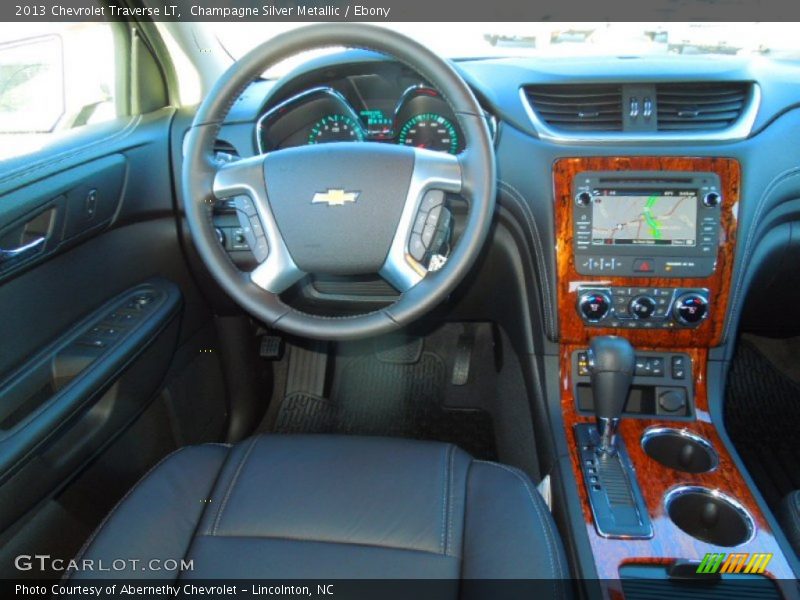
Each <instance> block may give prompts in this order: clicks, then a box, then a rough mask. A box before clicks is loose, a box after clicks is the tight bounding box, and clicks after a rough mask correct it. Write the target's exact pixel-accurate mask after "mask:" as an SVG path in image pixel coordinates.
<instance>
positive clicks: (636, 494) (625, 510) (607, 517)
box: [575, 336, 653, 538]
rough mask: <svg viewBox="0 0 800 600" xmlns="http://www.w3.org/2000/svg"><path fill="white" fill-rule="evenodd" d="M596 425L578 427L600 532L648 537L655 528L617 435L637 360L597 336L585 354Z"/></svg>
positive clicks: (617, 343)
mask: <svg viewBox="0 0 800 600" xmlns="http://www.w3.org/2000/svg"><path fill="white" fill-rule="evenodd" d="M587 357H588V362H589V373H590V377H591V383H592V395H593V396H594V406H595V417H596V425H592V424H590V423H581V424H578V425H576V426H575V437H576V439H577V442H578V447H579V455H580V459H581V468H582V471H583V477H584V482H585V484H586V490H587V493H588V496H589V503H590V504H591V506H592V514H593V515H594V523H595V527H596V528H597V532H598V533H599V534H600V535H601V536H603V537H625V538H649V537H651V536H652V535H653V526H652V524H651V522H650V518H649V516H648V515H647V507H646V505H645V503H644V499H643V498H642V493H641V490H640V489H639V485H638V483H637V481H636V472H635V471H634V470H633V467H632V466H631V462H630V459H629V458H628V455H627V453H626V452H625V444H624V443H623V441H622V439H621V438H618V437H617V430H618V428H619V421H620V417H621V415H622V409H623V408H624V406H625V401H626V400H627V398H628V392H629V391H630V387H631V380H632V379H633V371H634V368H635V362H636V356H635V354H634V351H633V347H632V346H631V345H630V342H628V340H626V339H625V338H621V337H617V336H601V337H596V338H593V339H592V341H591V342H590V344H589V351H588V352H587Z"/></svg>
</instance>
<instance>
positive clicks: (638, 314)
mask: <svg viewBox="0 0 800 600" xmlns="http://www.w3.org/2000/svg"><path fill="white" fill-rule="evenodd" d="M629 308H630V311H631V314H632V315H633V316H634V317H635V318H637V319H649V318H650V317H652V316H653V313H655V311H656V301H655V300H653V299H652V298H651V297H650V296H636V298H634V299H633V300H631V303H630V305H629Z"/></svg>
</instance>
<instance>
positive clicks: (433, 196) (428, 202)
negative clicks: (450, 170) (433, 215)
mask: <svg viewBox="0 0 800 600" xmlns="http://www.w3.org/2000/svg"><path fill="white" fill-rule="evenodd" d="M442 204H444V192H443V191H442V190H428V191H427V192H425V195H424V196H423V197H422V202H420V204H419V209H420V210H421V211H422V212H424V213H428V212H430V211H431V210H432V209H434V208H436V207H437V206H441V205H442Z"/></svg>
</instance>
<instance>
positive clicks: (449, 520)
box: [445, 446, 456, 554]
mask: <svg viewBox="0 0 800 600" xmlns="http://www.w3.org/2000/svg"><path fill="white" fill-rule="evenodd" d="M455 456H456V447H455V446H450V469H449V471H450V479H449V482H448V484H447V489H448V493H447V546H446V547H445V554H449V553H450V552H451V550H452V547H453V487H454V486H453V471H454V468H453V463H454V462H455Z"/></svg>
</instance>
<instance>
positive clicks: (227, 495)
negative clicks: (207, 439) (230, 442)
mask: <svg viewBox="0 0 800 600" xmlns="http://www.w3.org/2000/svg"><path fill="white" fill-rule="evenodd" d="M258 439H259V438H258V437H254V438H253V441H252V442H250V446H248V448H247V452H245V453H244V456H243V457H242V460H241V461H240V462H239V466H237V467H236V472H235V473H234V474H233V477H232V478H231V481H230V483H229V484H228V489H227V490H226V491H225V497H224V498H223V499H222V504H221V505H220V507H219V511H218V512H217V517H216V518H215V519H214V527H213V528H212V529H211V535H217V530H218V529H219V524H220V521H221V520H222V513H223V512H224V511H225V505H226V504H228V499H229V498H230V497H231V493H232V492H233V488H234V487H235V486H236V482H237V481H238V479H239V475H240V474H241V472H242V469H243V468H244V465H245V463H246V462H247V459H248V457H249V456H250V453H251V452H252V451H253V448H254V447H255V445H256V442H257V441H258Z"/></svg>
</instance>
